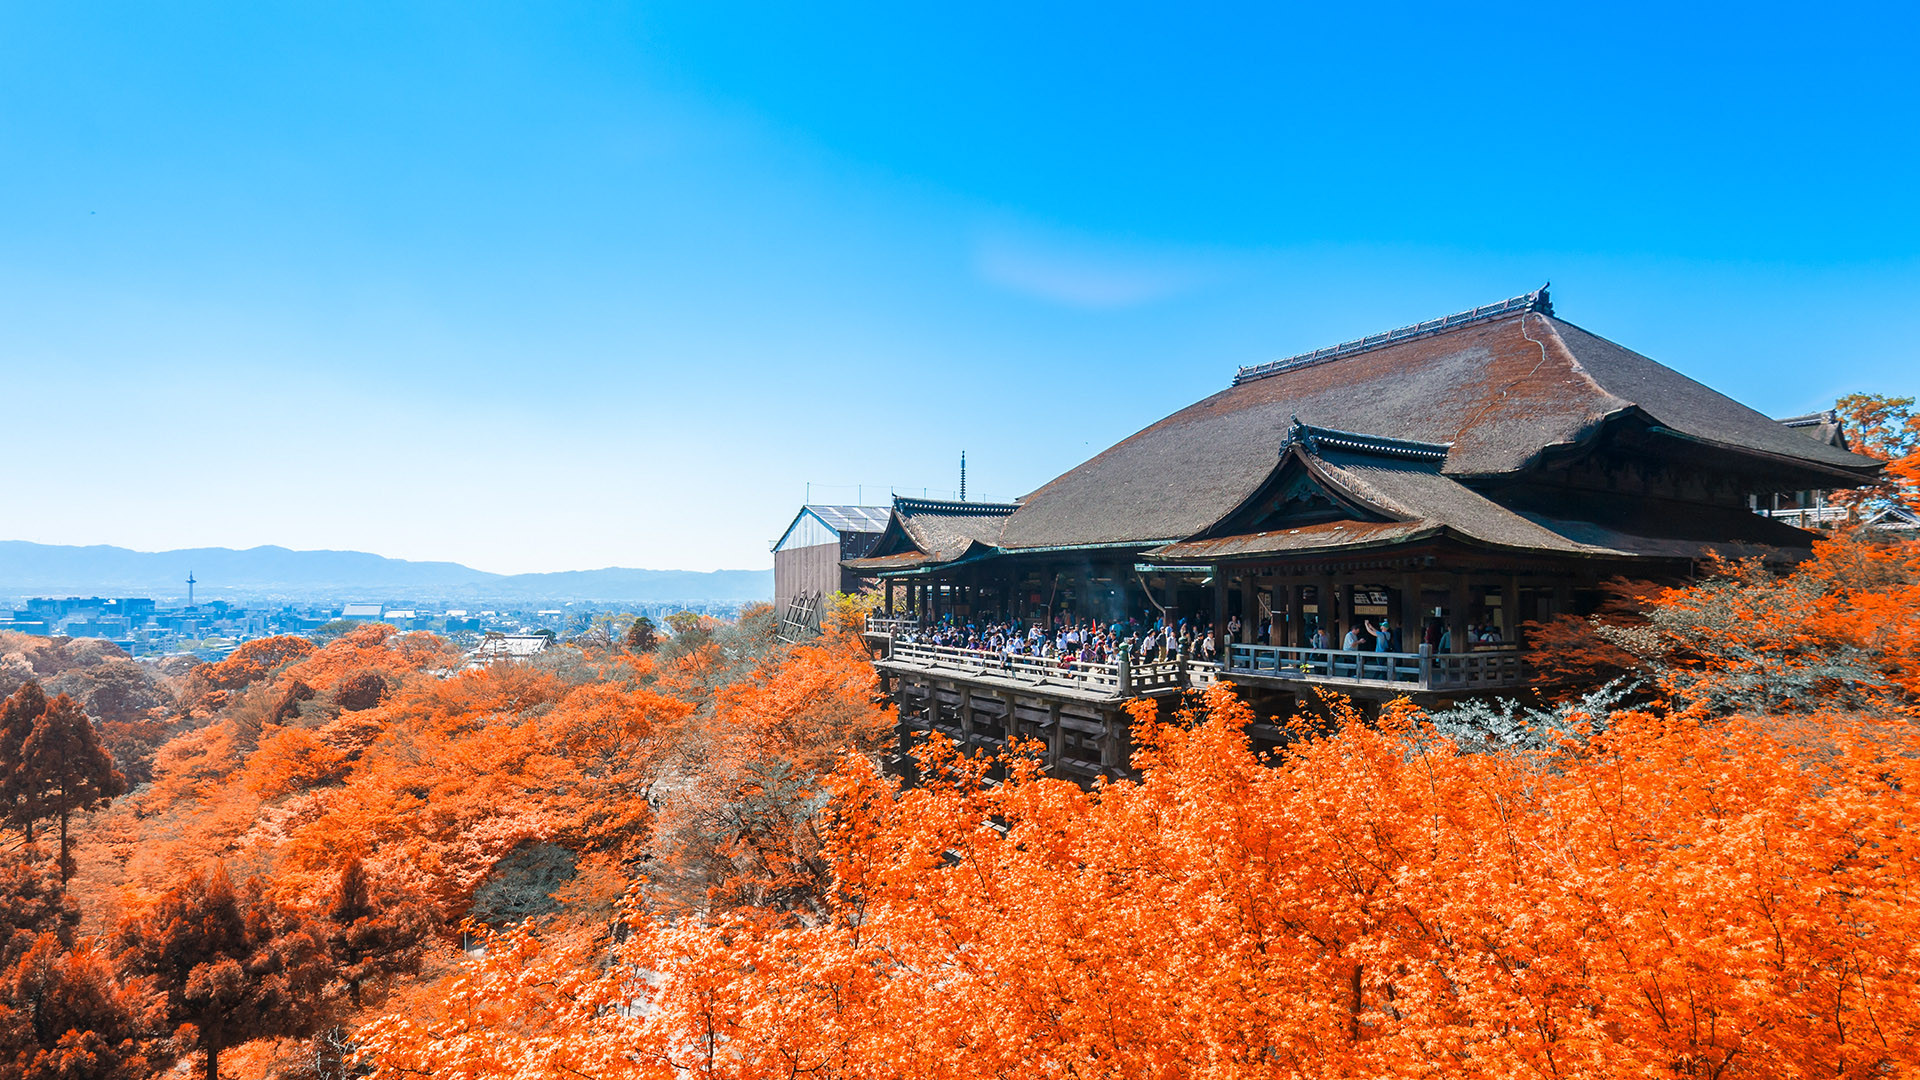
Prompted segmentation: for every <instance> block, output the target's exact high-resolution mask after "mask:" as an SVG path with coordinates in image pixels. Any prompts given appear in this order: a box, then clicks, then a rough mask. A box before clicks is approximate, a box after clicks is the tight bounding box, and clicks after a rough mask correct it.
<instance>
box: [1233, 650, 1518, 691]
mask: <svg viewBox="0 0 1920 1080" xmlns="http://www.w3.org/2000/svg"><path fill="white" fill-rule="evenodd" d="M1225 673H1226V674H1228V675H1234V674H1244V675H1264V676H1268V677H1270V678H1276V679H1297V680H1299V681H1302V682H1353V683H1369V684H1374V685H1392V686H1404V687H1405V688H1406V689H1408V690H1483V689H1484V690H1491V689H1497V688H1504V687H1513V686H1520V685H1524V684H1525V683H1526V681H1527V675H1526V669H1525V667H1524V666H1523V665H1522V664H1521V663H1520V655H1519V653H1518V652H1517V651H1516V650H1512V649H1498V650H1485V651H1478V652H1471V653H1430V652H1418V653H1381V652H1349V651H1347V650H1344V649H1298V648H1289V647H1286V646H1280V645H1234V646H1232V647H1231V649H1230V650H1229V653H1228V659H1227V667H1226V672H1225Z"/></svg>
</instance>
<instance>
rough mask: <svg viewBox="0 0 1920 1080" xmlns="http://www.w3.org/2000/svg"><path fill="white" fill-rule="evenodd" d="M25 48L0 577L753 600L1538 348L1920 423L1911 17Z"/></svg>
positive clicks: (1408, 19) (785, 22) (1767, 14)
mask: <svg viewBox="0 0 1920 1080" xmlns="http://www.w3.org/2000/svg"><path fill="white" fill-rule="evenodd" d="M1332 7H1333V6H1331V5H1317V6H1315V7H1314V8H1312V9H1298V10H1294V9H1288V8H1284V7H1281V6H1278V5H1259V6H1247V7H1233V6H1228V5H1212V6H1202V5H1177V6H1176V5H1165V6H1124V5H1112V4H1106V5H1081V6H1065V5H1050V6H1045V7H1041V6H1037V5H991V4H972V5H948V6H946V7H945V8H944V9H943V8H936V7H935V6H932V5H872V6H846V5H806V6H800V5H795V6H794V7H792V8H789V9H786V10H784V11H782V10H776V9H772V8H766V7H744V6H728V5H721V4H710V3H709V4H666V5H654V4H636V5H567V4H560V3H539V4H532V3H530V4H524V5H512V6H507V5H500V6H493V5H480V4H471V3H459V4H454V3H449V4H445V5H437V6H436V5H411V4H402V3H393V2H386V3H379V4H364V5H360V4H351V3H330V4H302V5H290V4H272V3H257V4H230V5H224V6H212V5H195V4H139V5H127V6H113V5H90V4H85V3H74V4H43V5H26V4H14V5H7V6H5V7H0V163H4V166H5V167H4V168H0V375H4V385H5V386H6V387H7V388H8V391H9V393H8V395H7V400H8V403H9V405H10V408H9V409H8V414H7V419H6V427H7V433H8V443H9V445H10V446H11V447H12V460H13V461H14V462H15V463H16V464H17V465H18V468H16V469H15V470H13V475H12V476H11V477H10V480H11V483H10V484H9V486H10V488H11V489H12V490H11V492H10V493H9V497H8V499H7V500H6V505H7V507H8V510H7V511H6V514H8V515H10V516H13V520H11V521H0V534H4V537H5V538H9V539H28V540H38V541H43V542H50V543H112V544H120V545H124V546H128V547H135V548H141V549H146V550H153V549H161V548H171V547H182V546H193V545H203V544H205V545H226V546H234V547H244V546H250V545H253V544H259V543H278V544H283V545H286V546H289V547H300V548H308V547H331V548H354V549H360V550H368V551H375V552H379V553H381V554H386V555H393V556H398V557H404V558H417V559H454V560H458V561H462V562H467V563H469V564H471V565H474V566H478V567H482V568H484V569H488V570H496V571H504V572H512V571H526V570H560V569H576V568H586V567H598V566H606V565H623V566H646V567H684V568H690V569H711V568H715V567H756V566H766V565H769V564H770V562H771V558H770V556H769V555H768V553H767V541H768V540H770V539H771V538H773V537H774V536H775V535H777V534H778V532H779V531H780V529H781V528H782V527H783V526H784V525H785V524H786V521H787V519H788V518H789V517H790V516H791V515H792V512H793V510H794V508H795V507H796V505H797V504H798V503H799V501H800V500H801V498H802V497H803V495H804V494H805V492H806V488H807V485H808V484H809V483H811V484H812V485H813V488H812V490H813V494H814V497H815V498H816V500H818V501H849V502H850V501H853V500H854V499H855V497H856V496H863V497H865V499H866V500H867V501H870V502H871V501H882V500H883V498H884V495H885V493H886V492H887V491H888V490H889V488H897V489H899V490H901V491H913V492H916V493H917V492H919V491H921V490H922V489H927V490H929V491H931V492H933V493H943V492H945V491H948V490H950V489H951V488H953V487H954V486H955V482H956V472H957V468H956V466H957V459H958V457H959V454H960V452H961V451H962V450H965V451H966V452H967V456H968V461H969V465H970V472H969V493H970V494H973V495H975V496H977V497H1012V496H1016V495H1019V494H1022V493H1024V492H1026V491H1029V490H1031V489H1033V488H1035V487H1037V486H1039V485H1040V484H1042V483H1044V482H1045V481H1046V480H1048V479H1050V478H1051V477H1053V476H1054V475H1056V474H1058V473H1060V472H1062V471H1064V470H1066V469H1068V468H1070V467H1072V466H1073V465H1074V464H1076V463H1078V462H1079V461H1080V460H1082V459H1084V458H1085V457H1087V456H1089V455H1090V454H1092V453H1094V452H1097V451H1098V450H1100V449H1102V448H1104V447H1105V446H1107V445H1109V444H1110V443H1112V442H1114V441H1116V440H1118V439H1119V438H1122V437H1124V436H1125V435H1127V434H1129V433H1131V432H1132V431H1134V430H1137V429H1138V428H1140V427H1142V426H1144V425H1146V424H1148V423H1151V422H1152V421H1154V420H1156V419H1158V418H1159V417H1161V416H1164V415H1166V414H1167V413H1170V412H1172V411H1174V410H1175V409H1177V408H1180V407H1181V406H1183V405H1185V404H1187V403H1189V402H1191V401H1193V400H1197V399H1198V398H1200V397H1203V396H1205V395H1206V394H1209V393H1211V392H1213V391H1214V390H1217V389H1219V388H1220V387H1222V386H1224V385H1225V384H1226V382H1227V380H1228V379H1229V378H1230V377H1231V375H1232V373H1233V370H1234V368H1235V367H1236V366H1238V365H1240V364H1246V363H1254V362H1258V361H1261V360H1265V359H1271V358H1273V357H1276V356H1280V355H1285V354H1288V353H1292V352H1296V351H1300V350H1304V349H1309V348H1313V347H1315V346H1319V345H1325V344H1330V343H1333V342H1336V341H1341V340H1345V339H1348V338H1352V337H1356V336H1359V335H1361V334H1365V333H1369V332H1372V331H1376V330H1381V329H1386V328H1389V327H1392V326H1396V325H1400V324H1403V323H1407V322H1412V321H1415V320H1418V319H1422V318H1427V317H1431V316H1435V315H1439V314H1444V313H1446V312H1449V311H1454V310H1458V309H1461V308H1465V307H1470V306H1473V305H1475V304H1478V303H1484V302H1487V301H1491V300H1496V299H1500V298H1503V297H1506V296H1509V295H1513V294H1515V293H1518V292H1523V291H1526V290H1528V289H1531V288H1533V287H1535V286H1537V285H1539V284H1540V283H1541V282H1542V281H1543V280H1546V279H1549V278H1551V279H1552V281H1553V282H1554V295H1555V300H1556V303H1557V305H1558V308H1559V311H1560V314H1561V315H1562V316H1563V317H1565V318H1568V319H1570V320H1571V321H1573V322H1576V323H1579V324H1580V325H1582V326H1585V327H1587V328H1589V329H1591V330H1594V331H1596V332H1598V333H1601V334H1603V335H1605V336H1607V337H1610V338H1612V339H1614V340H1616V341H1619V342H1621V343H1622V344H1625V345H1628V346H1629V347H1632V348H1635V349H1637V350H1639V351H1641V352H1645V353H1647V354H1649V355H1651V356H1653V357H1655V358H1657V359H1659V360H1662V361H1663V362H1666V363H1668V364H1670V365H1672V366H1674V367H1676V368H1679V369H1680V370H1682V371H1684V372H1687V373H1688V374H1690V375H1693V376H1694V377H1696V378H1699V379H1701V380H1703V381H1705V382H1707V383H1709V384H1710V385H1712V386H1714V387H1716V388H1718V389H1721V390H1723V391H1725V392H1727V393H1729V394H1731V395H1733V396H1734V397H1736V398H1739V399H1741V400H1743V401H1745V402H1747V403H1748V404H1751V405H1753V406H1755V407H1756V408H1760V409H1762V410H1766V411H1769V412H1772V413H1775V414H1785V413H1791V412H1799V411H1805V410H1808V409H1812V408H1817V407H1821V406H1823V405H1825V404H1827V403H1828V402H1830V401H1831V400H1832V398H1833V397H1835V396H1836V395H1838V394H1841V393H1845V392H1848V391H1852V390H1875V391H1881V392H1888V393H1902V394H1914V393H1920V350H1916V347H1915V341H1916V340H1917V339H1920V304H1916V303H1915V299H1916V296H1917V295H1920V292H1917V291H1916V286H1920V211H1917V210H1916V206H1915V201H1914V194H1915V192H1916V190H1920V184H1916V181H1917V180H1920V168H1916V166H1917V164H1920V150H1916V145H1915V143H1916V135H1917V134H1920V123H1917V122H1916V115H1920V113H1917V111H1916V105H1920V80H1916V79H1915V78H1914V77H1913V54H1912V42H1913V41H1914V40H1915V38H1916V35H1915V31H1916V29H1920V27H1916V25H1915V23H1916V16H1915V15H1914V14H1913V11H1914V9H1913V8H1912V7H1911V6H1910V5H1903V6H1893V5H1887V6H1881V7H1855V6H1849V5H1826V6H1822V7H1819V8H1817V9H1809V8H1806V7H1792V8H1789V7H1784V6H1779V7H1776V6H1769V5H1765V4H1756V5H1746V6H1744V7H1739V8H1735V7H1732V6H1727V7H1724V8H1717V9H1707V8H1699V9H1694V10H1684V9H1680V8H1677V7H1675V6H1672V5H1659V6H1653V5H1647V6H1634V5H1606V6H1604V7H1603V6H1599V5H1595V6H1592V7H1590V8H1586V9H1582V10H1568V9H1566V6H1564V5H1514V4H1503V5H1498V6H1487V7H1483V8H1479V9H1472V8H1468V7H1465V6H1454V7H1450V8H1449V9H1448V10H1447V11H1445V12H1444V13H1439V12H1436V11H1434V10H1430V9H1425V8H1413V7H1409V8H1400V7H1396V6H1394V5H1390V4H1389V5H1382V4H1375V5H1366V6H1358V5H1355V6H1349V7H1343V8H1342V9H1341V10H1332Z"/></svg>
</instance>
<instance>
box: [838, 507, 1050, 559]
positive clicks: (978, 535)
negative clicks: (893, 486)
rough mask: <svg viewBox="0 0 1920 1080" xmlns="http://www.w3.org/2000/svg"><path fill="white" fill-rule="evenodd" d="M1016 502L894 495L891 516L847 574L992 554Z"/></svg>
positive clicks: (1014, 508)
mask: <svg viewBox="0 0 1920 1080" xmlns="http://www.w3.org/2000/svg"><path fill="white" fill-rule="evenodd" d="M1018 508H1019V504H1017V503H992V502H951V501H947V500H938V499H909V498H906V497H904V496H895V497H894V500H893V514H892V516H891V518H889V519H888V521H887V527H886V529H884V530H883V531H882V532H881V534H880V537H879V539H877V540H875V541H874V544H873V547H872V549H871V550H870V551H868V553H867V557H866V558H864V559H850V560H847V562H846V563H845V564H844V565H846V566H847V567H848V568H849V569H852V570H857V571H864V572H866V573H880V572H882V571H888V570H906V569H912V568H914V567H917V566H924V565H944V564H947V563H953V562H957V561H959V560H961V559H963V558H967V557H968V556H969V555H977V554H980V553H982V552H988V551H991V550H992V549H993V548H994V547H995V546H996V545H997V543H998V541H999V538H1000V526H1001V525H1002V524H1003V523H1005V521H1006V519H1007V515H1009V514H1011V513H1013V512H1014V511H1015V510H1016V509H1018Z"/></svg>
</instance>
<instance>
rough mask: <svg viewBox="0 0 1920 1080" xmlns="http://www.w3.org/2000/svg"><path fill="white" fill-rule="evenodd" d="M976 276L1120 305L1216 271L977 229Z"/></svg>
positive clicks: (1035, 293)
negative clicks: (978, 234) (981, 231)
mask: <svg viewBox="0 0 1920 1080" xmlns="http://www.w3.org/2000/svg"><path fill="white" fill-rule="evenodd" d="M973 268H974V272H975V273H976V274H978V275H979V276H980V278H981V280H983V281H986V282H988V283H990V284H993V285H996V286H999V287H1000V288H1003V289H1007V290H1009V291H1011V292H1016V293H1020V294H1021V295H1024V296H1031V297H1035V298H1038V299H1041V300H1046V301H1050V302H1052V303H1056V304H1064V305H1067V306H1069V307H1079V308H1096V309H1098V308H1124V307H1133V306H1135V305H1139V304H1148V303H1152V302H1154V301H1156V300H1165V299H1167V298H1169V297H1172V296H1177V295H1179V294H1181V293H1185V292H1190V291H1192V290H1193V289H1196V288H1199V287H1201V286H1202V285H1205V284H1207V283H1208V282H1209V281H1211V280H1213V279H1214V278H1216V277H1218V276H1219V275H1218V270H1217V268H1215V267H1212V266H1209V265H1207V263H1206V262H1205V261H1203V260H1201V259H1198V258H1195V257H1193V256H1190V255H1180V254H1165V253H1154V252H1147V251H1138V250H1124V249H1119V248H1116V247H1113V246H1110V245H1100V244H1091V243H1086V242H1076V241H1070V240H1062V239H1059V238H1053V237H1043V236H1039V235H1036V234H1032V233H1026V232H1016V231H1012V230H1005V229H1000V230H993V231H989V232H985V233H982V234H981V235H980V237H979V238H978V239H977V240H976V241H975V243H974V248H973Z"/></svg>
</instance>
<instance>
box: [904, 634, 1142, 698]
mask: <svg viewBox="0 0 1920 1080" xmlns="http://www.w3.org/2000/svg"><path fill="white" fill-rule="evenodd" d="M889 659H890V660H891V661H893V662H895V663H904V664H913V665H915V666H917V667H925V668H949V669H954V670H958V671H964V672H967V673H969V674H973V675H997V676H1000V677H1003V678H1010V679H1016V680H1019V681H1021V682H1031V683H1036V684H1040V685H1049V684H1050V685H1055V686H1071V687H1078V688H1081V689H1086V690H1091V691H1094V692H1095V693H1102V694H1113V695H1116V696H1124V694H1125V693H1127V691H1126V690H1124V689H1123V688H1122V684H1121V679H1120V666H1119V665H1118V664H1095V663H1090V662H1088V661H1084V660H1074V661H1071V662H1070V663H1066V664H1063V663H1062V662H1061V661H1060V660H1058V659H1051V660H1050V659H1047V658H1045V657H1040V656H1018V655H1011V654H1008V653H998V652H989V651H987V650H985V649H959V648H954V647H953V646H951V645H922V644H912V643H908V642H905V641H901V640H899V639H898V638H896V639H894V642H893V651H892V653H891V654H890V655H889Z"/></svg>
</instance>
